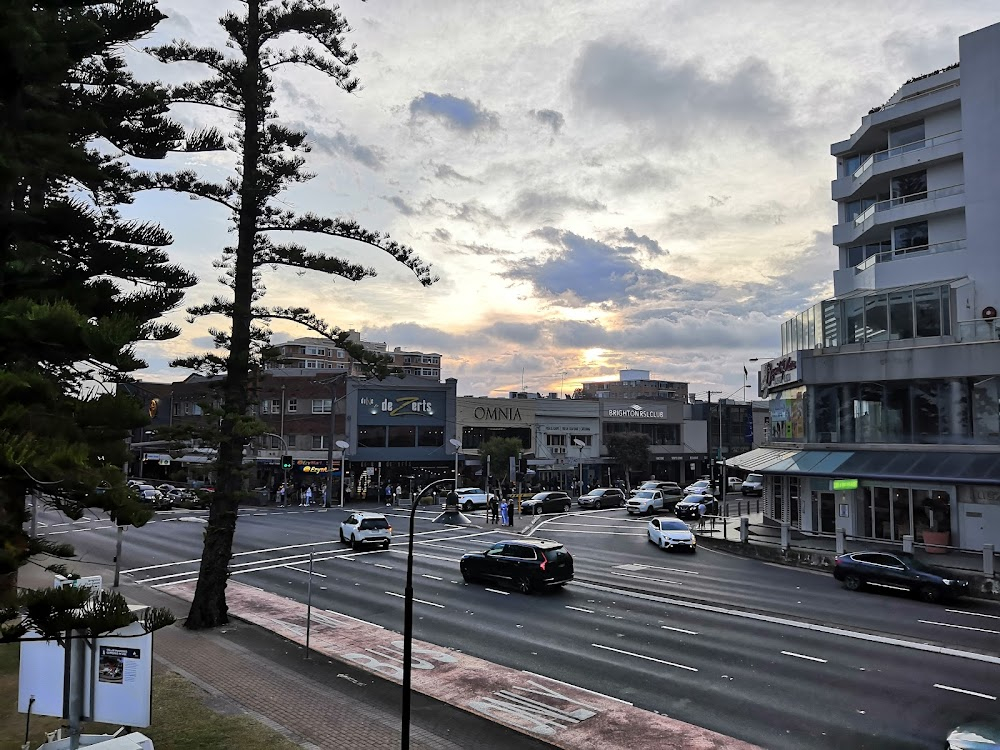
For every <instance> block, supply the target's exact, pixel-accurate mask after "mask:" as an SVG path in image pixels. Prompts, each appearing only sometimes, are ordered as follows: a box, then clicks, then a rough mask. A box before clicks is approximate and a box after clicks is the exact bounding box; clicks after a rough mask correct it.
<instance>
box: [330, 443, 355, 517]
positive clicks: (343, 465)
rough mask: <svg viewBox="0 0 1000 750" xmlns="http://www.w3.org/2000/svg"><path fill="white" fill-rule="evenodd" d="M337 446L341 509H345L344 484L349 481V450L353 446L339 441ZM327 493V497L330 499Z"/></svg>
mask: <svg viewBox="0 0 1000 750" xmlns="http://www.w3.org/2000/svg"><path fill="white" fill-rule="evenodd" d="M335 445H336V446H337V447H338V448H340V507H341V508H343V507H344V482H345V481H346V480H347V449H348V448H350V447H351V444H350V443H348V442H347V441H346V440H338V441H337V442H336V443H335ZM329 496H330V495H329V493H327V497H329Z"/></svg>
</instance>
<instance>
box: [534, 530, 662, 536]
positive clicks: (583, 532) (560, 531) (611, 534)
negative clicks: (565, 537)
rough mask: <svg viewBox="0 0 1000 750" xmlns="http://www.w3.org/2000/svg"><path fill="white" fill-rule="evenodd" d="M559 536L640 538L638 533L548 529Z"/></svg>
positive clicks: (641, 533)
mask: <svg viewBox="0 0 1000 750" xmlns="http://www.w3.org/2000/svg"><path fill="white" fill-rule="evenodd" d="M549 531H556V532H558V533H560V534H603V535H604V536H642V535H643V532H639V531H584V530H582V529H549Z"/></svg>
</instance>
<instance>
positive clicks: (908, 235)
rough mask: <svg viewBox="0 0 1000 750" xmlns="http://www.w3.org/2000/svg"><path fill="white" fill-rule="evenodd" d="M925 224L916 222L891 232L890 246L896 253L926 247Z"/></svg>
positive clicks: (903, 225) (895, 228) (924, 222)
mask: <svg viewBox="0 0 1000 750" xmlns="http://www.w3.org/2000/svg"><path fill="white" fill-rule="evenodd" d="M927 244H928V235H927V222H926V221H918V222H915V223H913V224H902V225H901V226H898V227H894V228H893V230H892V246H893V249H894V250H895V251H896V252H897V253H898V252H904V253H905V252H908V251H910V250H914V249H916V248H924V247H927Z"/></svg>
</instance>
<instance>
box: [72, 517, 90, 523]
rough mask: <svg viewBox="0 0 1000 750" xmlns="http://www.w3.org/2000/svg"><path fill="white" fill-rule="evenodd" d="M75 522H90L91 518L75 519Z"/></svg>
mask: <svg viewBox="0 0 1000 750" xmlns="http://www.w3.org/2000/svg"><path fill="white" fill-rule="evenodd" d="M73 523H90V519H89V518H81V519H80V520H79V521H73Z"/></svg>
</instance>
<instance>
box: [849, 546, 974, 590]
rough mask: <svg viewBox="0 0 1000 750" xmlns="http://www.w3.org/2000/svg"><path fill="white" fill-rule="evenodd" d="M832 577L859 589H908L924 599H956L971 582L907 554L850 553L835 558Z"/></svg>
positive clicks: (851, 587)
mask: <svg viewBox="0 0 1000 750" xmlns="http://www.w3.org/2000/svg"><path fill="white" fill-rule="evenodd" d="M833 577H834V578H836V579H837V580H838V581H843V582H844V588H846V589H848V590H850V591H859V590H860V589H862V588H863V587H864V586H865V585H866V584H871V585H872V586H877V587H879V588H886V589H896V590H897V591H909V592H911V593H914V594H916V595H917V596H919V597H920V598H921V599H923V600H924V601H925V602H940V601H948V600H951V599H955V598H957V597H959V596H962V595H963V594H966V593H968V591H969V582H968V580H966V579H965V578H962V577H960V576H958V575H956V574H955V573H952V572H951V571H949V570H944V569H942V568H936V567H934V566H933V565H927V564H925V563H922V562H921V561H920V560H918V559H917V558H915V557H914V556H913V555H910V554H905V553H895V552H894V553H891V554H890V553H888V552H850V553H848V554H846V555H838V556H837V557H835V558H834V559H833Z"/></svg>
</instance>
